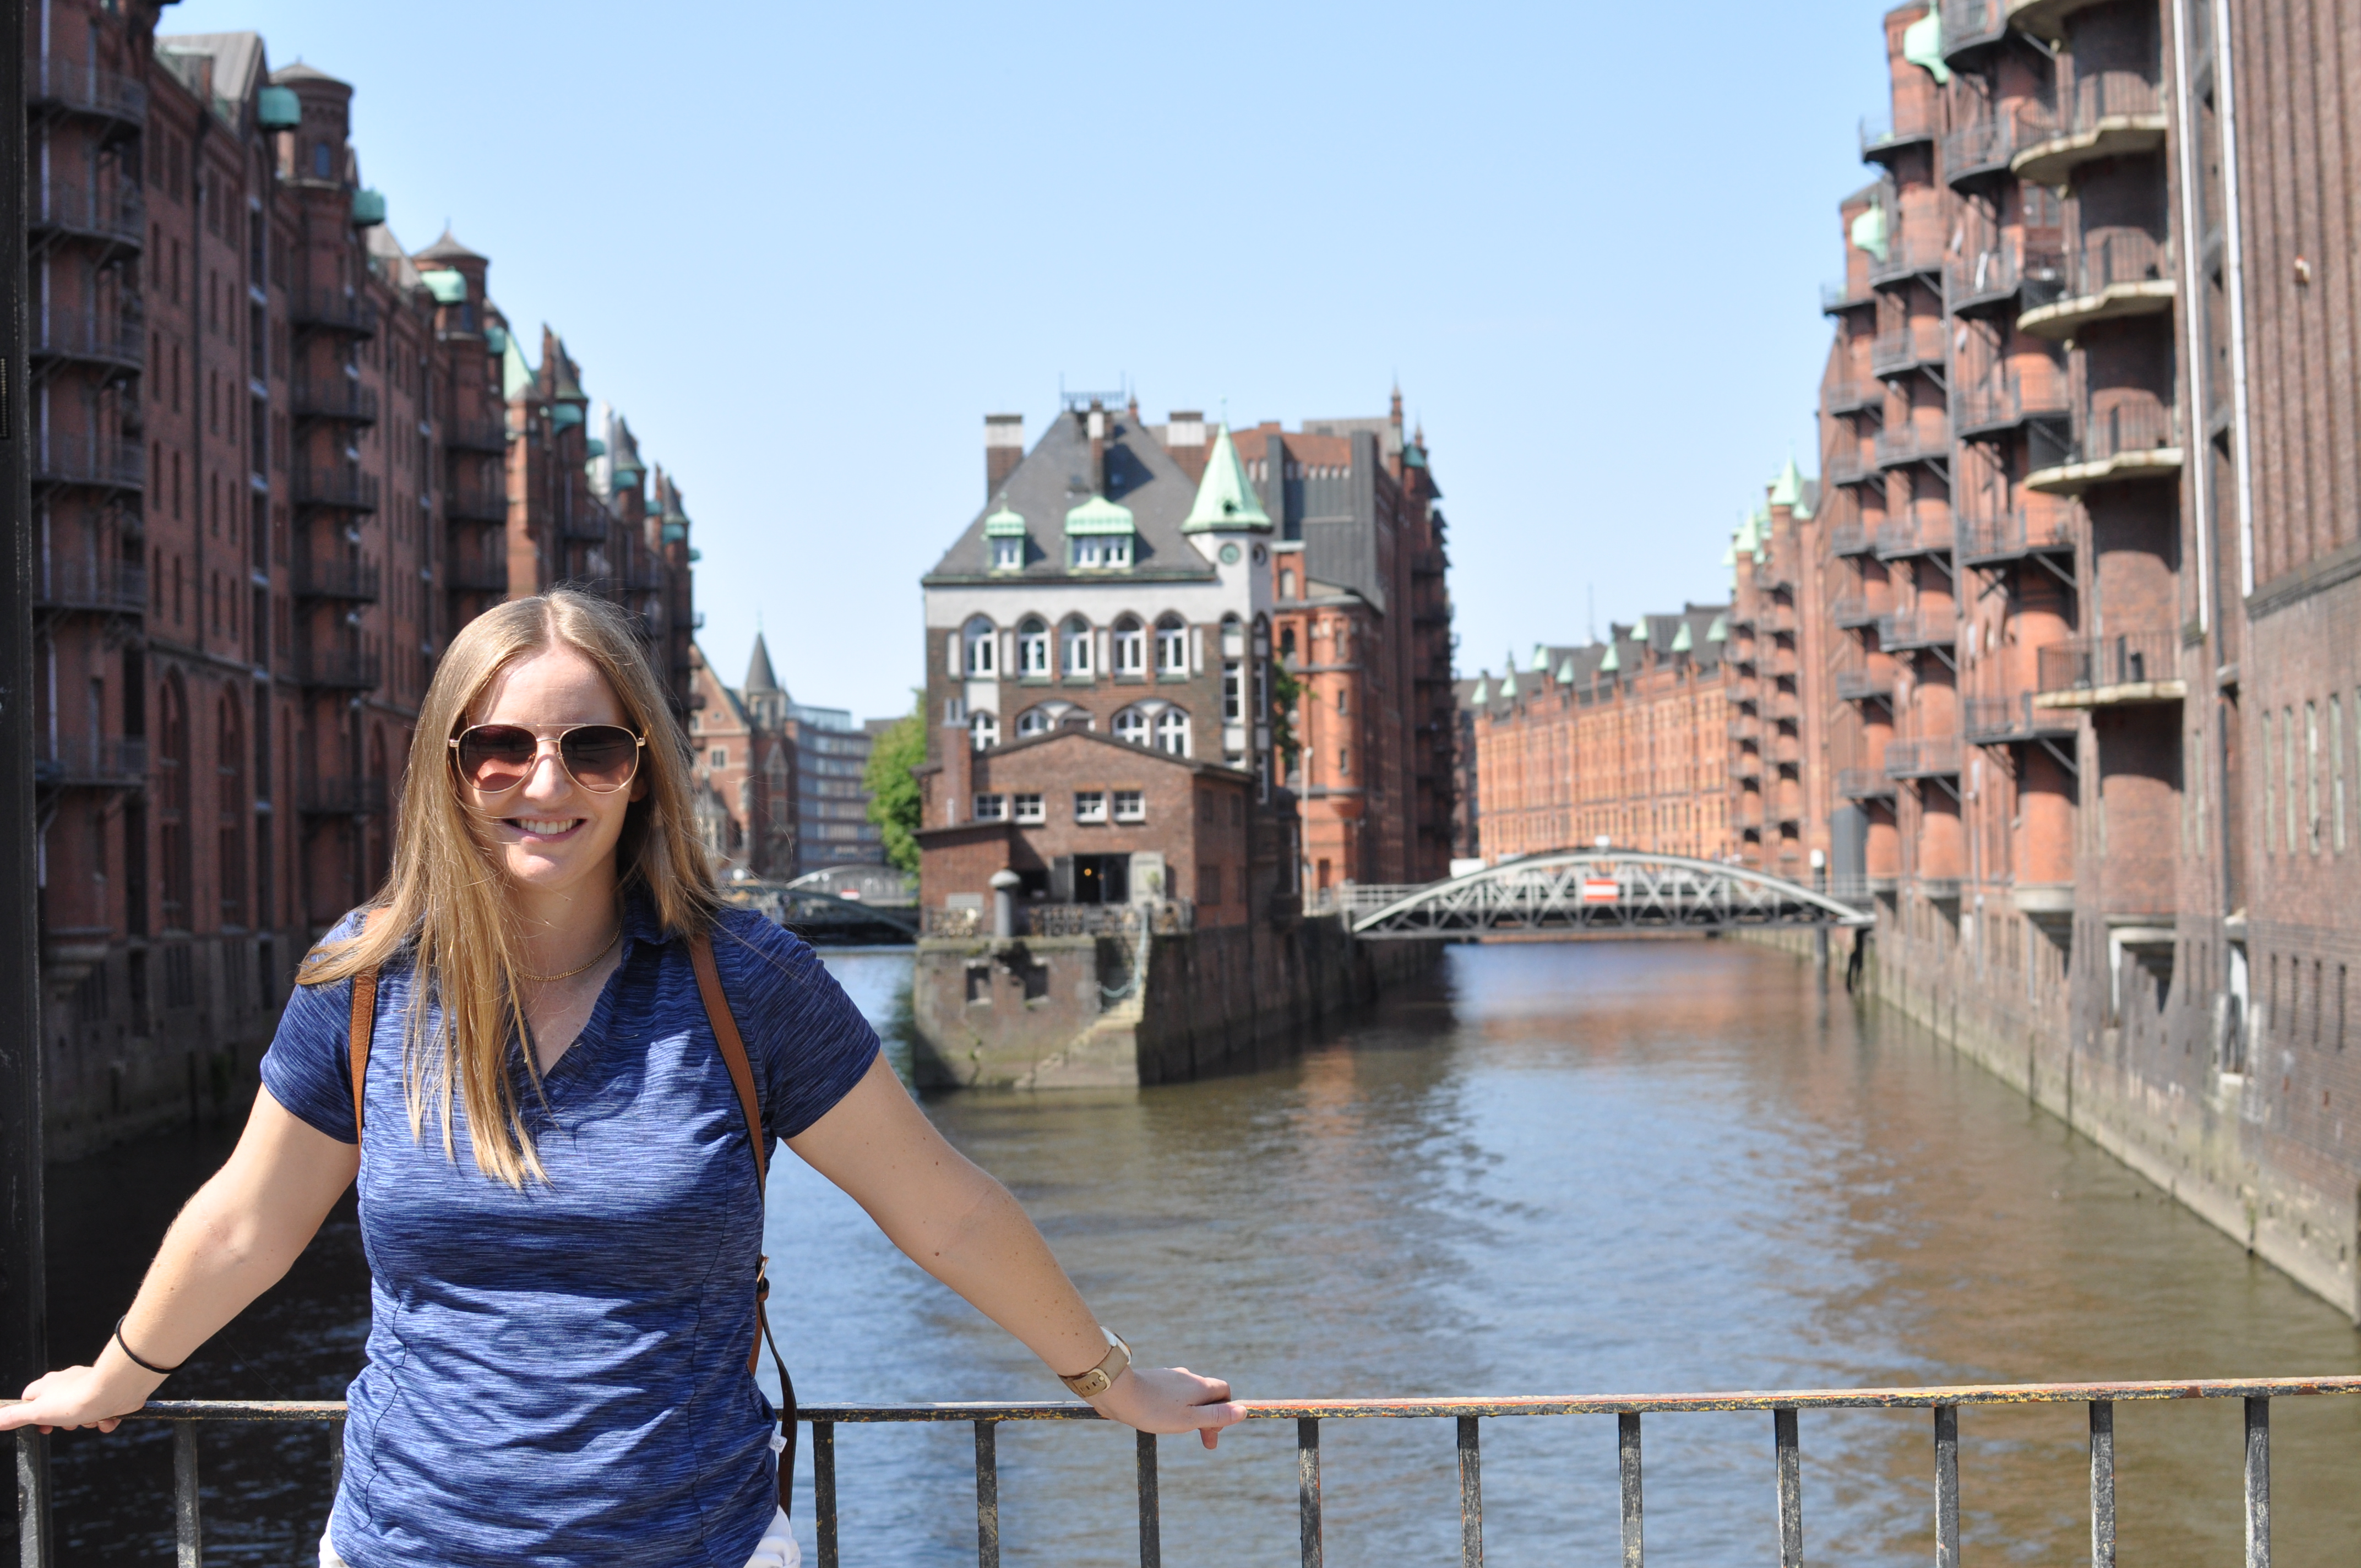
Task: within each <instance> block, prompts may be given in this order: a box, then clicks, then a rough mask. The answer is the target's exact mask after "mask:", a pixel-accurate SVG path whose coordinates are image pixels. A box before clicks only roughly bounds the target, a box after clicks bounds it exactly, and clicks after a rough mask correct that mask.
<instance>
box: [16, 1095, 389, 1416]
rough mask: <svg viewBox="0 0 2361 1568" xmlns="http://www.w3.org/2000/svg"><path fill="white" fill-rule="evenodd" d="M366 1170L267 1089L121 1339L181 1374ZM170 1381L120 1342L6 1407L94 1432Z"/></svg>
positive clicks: (40, 1382)
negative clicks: (185, 1363)
mask: <svg viewBox="0 0 2361 1568" xmlns="http://www.w3.org/2000/svg"><path fill="white" fill-rule="evenodd" d="M359 1169H360V1150H359V1148H358V1147H357V1146H355V1145H352V1144H340V1143H338V1142H336V1140H335V1139H334V1138H332V1137H329V1136H328V1135H326V1134H324V1133H322V1132H320V1131H319V1130H318V1129H316V1128H314V1127H313V1126H311V1125H309V1124H306V1123H303V1122H301V1121H298V1120H297V1119H296V1118H295V1117H293V1116H292V1115H290V1114H289V1113H287V1111H286V1110H285V1109H284V1108H283V1107H281V1106H280V1103H279V1102H278V1101H276V1100H273V1099H272V1098H271V1097H270V1091H269V1090H267V1089H266V1090H264V1091H261V1092H260V1093H258V1094H257V1095H256V1096H255V1097H254V1110H253V1112H252V1113H250V1114H249V1115H248V1116H247V1121H246V1131H245V1133H244V1134H242V1135H240V1136H239V1138H238V1141H237V1147H236V1150H235V1151H234V1152H233V1153H232V1154H231V1155H230V1157H229V1159H228V1162H227V1163H226V1164H225V1165H224V1166H223V1167H222V1168H221V1169H219V1170H218V1171H215V1172H214V1176H213V1179H211V1180H210V1181H207V1182H206V1183H205V1184H204V1185H203V1187H201V1188H199V1189H197V1193H196V1196H195V1197H193V1198H192V1199H190V1200H189V1201H188V1204H187V1206H186V1207H184V1208H183V1209H181V1212H180V1216H179V1218H177V1219H175V1220H174V1221H173V1222H172V1228H171V1229H170V1230H169V1231H166V1232H165V1233H164V1245H162V1246H160V1247H159V1248H157V1250H156V1261H155V1262H153V1263H151V1264H149V1265H148V1277H147V1278H146V1279H144V1280H143V1281H141V1282H140V1286H139V1294H138V1295H137V1297H136V1298H134V1299H133V1300H132V1303H131V1311H130V1314H129V1315H128V1316H127V1317H126V1318H125V1319H124V1322H123V1337H124V1338H125V1339H126V1341H128V1342H129V1343H130V1344H131V1347H132V1348H133V1349H134V1350H136V1351H137V1352H138V1353H139V1354H140V1357H141V1358H142V1359H143V1360H147V1361H150V1362H153V1363H155V1364H156V1365H159V1366H178V1365H180V1364H181V1362H183V1361H185V1360H187V1359H188V1358H189V1357H190V1356H191V1355H192V1354H195V1352H196V1349H197V1347H198V1346H199V1345H201V1344H203V1343H205V1341H207V1340H208V1339H211V1338H212V1337H213V1336H214V1334H215V1333H216V1332H219V1331H220V1329H221V1327H222V1325H223V1324H225V1323H226V1322H228V1321H230V1320H231V1319H232V1318H235V1317H236V1316H237V1315H238V1313H240V1312H242V1311H244V1310H246V1308H247V1304H248V1303H249V1302H251V1301H252V1300H253V1299H255V1298H256V1297H257V1296H259V1295H261V1294H262V1293H263V1292H264V1291H265V1290H268V1289H269V1288H270V1287H271V1286H273V1285H275V1284H277V1283H278V1282H279V1279H280V1276H282V1275H284V1274H285V1273H286V1272H287V1270H288V1267H289V1266H291V1264H293V1263H294V1261H295V1259H296V1257H297V1256H298V1255H301V1254H302V1250H303V1248H304V1246H305V1245H306V1244H308V1243H309V1242H310V1241H311V1239H312V1236H313V1233H314V1232H316V1231H317V1230H319V1228H320V1222H321V1221H322V1220H324V1219H325V1218H327V1214H328V1211H329V1209H330V1208H332V1207H334V1206H335V1201H336V1199H337V1197H338V1196H339V1195H341V1194H342V1193H343V1191H344V1190H345V1189H346V1188H347V1187H350V1186H351V1185H352V1184H353V1177H354V1176H355V1174H356V1173H357V1172H358V1171H359ZM162 1381H163V1379H162V1378H161V1377H159V1376H157V1375H156V1374H154V1373H152V1372H148V1371H146V1370H143V1369H142V1368H141V1367H140V1366H139V1365H138V1364H137V1363H136V1362H134V1361H133V1360H132V1359H131V1358H130V1357H129V1356H127V1355H126V1354H123V1348H122V1346H120V1345H118V1344H116V1343H115V1341H114V1339H113V1338H112V1337H110V1338H109V1339H108V1340H107V1342H106V1347H105V1348H104V1350H102V1351H100V1352H99V1354H98V1360H97V1363H96V1365H91V1366H69V1367H67V1368H66V1369H65V1370H63V1371H61V1372H52V1373H50V1374H49V1376H46V1377H38V1378H36V1379H34V1381H33V1382H32V1383H31V1384H30V1385H29V1386H28V1387H27V1388H26V1389H25V1402H24V1403H22V1404H17V1405H11V1406H7V1407H5V1408H0V1431H7V1430H8V1429H10V1428H12V1427H21V1426H38V1427H39V1428H40V1429H41V1430H42V1431H49V1430H50V1429H51V1428H53V1427H86V1426H95V1427H97V1428H98V1429H99V1430H101V1431H114V1430H115V1420H116V1419H117V1418H119V1417H122V1416H125V1415H127V1414H129V1413H130V1412H131V1411H133V1410H136V1409H138V1408H139V1407H140V1406H141V1405H142V1404H144V1403H146V1402H147V1398H148V1395H150V1394H152V1393H154V1392H155V1391H156V1387H157V1385H158V1384H159V1383H161V1382H162Z"/></svg>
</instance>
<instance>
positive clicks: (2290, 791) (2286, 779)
mask: <svg viewBox="0 0 2361 1568" xmlns="http://www.w3.org/2000/svg"><path fill="white" fill-rule="evenodd" d="M2279 750H2280V751H2284V752H2286V753H2287V766H2286V767H2285V768H2284V769H2282V770H2281V772H2280V774H2279V779H2280V782H2281V783H2282V784H2285V785H2286V786H2287V793H2286V804H2287V852H2288V853H2289V854H2290V855H2292V854H2294V853H2295V816H2296V804H2295V772H2296V739H2295V707H2294V706H2293V705H2292V704H2290V706H2288V707H2283V708H2281V709H2279Z"/></svg>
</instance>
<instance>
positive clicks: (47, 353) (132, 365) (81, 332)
mask: <svg viewBox="0 0 2361 1568" xmlns="http://www.w3.org/2000/svg"><path fill="white" fill-rule="evenodd" d="M25 339H26V342H25V348H26V351H27V353H29V354H31V355H33V356H36V357H38V358H48V359H79V360H86V361H90V362H93V363H96V364H101V365H113V366H118V367H123V368H125V369H135V370H136V369H137V368H138V367H140V366H141V365H143V364H145V363H146V362H147V358H148V333H147V327H146V323H145V322H144V321H143V320H142V319H141V317H140V315H139V313H137V312H136V311H129V310H122V311H77V310H70V309H68V308H66V307H65V306H63V305H51V306H49V308H48V309H46V310H32V311H28V312H27V313H26V319H25Z"/></svg>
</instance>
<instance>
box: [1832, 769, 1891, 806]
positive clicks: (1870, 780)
mask: <svg viewBox="0 0 2361 1568" xmlns="http://www.w3.org/2000/svg"><path fill="white" fill-rule="evenodd" d="M1837 795H1838V796H1839V798H1841V799H1844V800H1891V799H1893V798H1894V781H1893V779H1891V778H1889V777H1888V776H1886V772H1885V770H1884V769H1883V768H1839V769H1838V770H1837Z"/></svg>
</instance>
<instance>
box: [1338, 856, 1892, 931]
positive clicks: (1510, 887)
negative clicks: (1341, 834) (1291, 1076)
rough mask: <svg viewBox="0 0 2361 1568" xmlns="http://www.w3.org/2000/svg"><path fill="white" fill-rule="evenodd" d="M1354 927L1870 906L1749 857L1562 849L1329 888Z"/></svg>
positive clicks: (1711, 925) (1801, 921)
mask: <svg viewBox="0 0 2361 1568" xmlns="http://www.w3.org/2000/svg"><path fill="white" fill-rule="evenodd" d="M1331 900H1332V903H1333V905H1334V906H1335V907H1338V908H1341V909H1344V910H1345V911H1346V912H1347V914H1348V917H1349V919H1350V921H1351V924H1352V927H1353V930H1354V932H1355V933H1356V935H1358V936H1362V937H1366V938H1380V939H1385V938H1390V939H1409V938H1451V937H1457V936H1478V935H1486V934H1499V935H1509V934H1522V935H1538V934H1543V933H1546V932H1580V931H1593V930H1598V931H1608V930H1637V929H1657V928H1664V929H1689V930H1708V929H1720V928H1723V927H1738V926H1828V925H1836V926H1864V925H1868V924H1870V923H1871V921H1872V916H1871V914H1870V912H1869V910H1868V908H1867V907H1866V906H1865V905H1862V904H1860V903H1847V902H1845V901H1842V900H1839V899H1838V898H1835V897H1833V896H1831V895H1830V894H1828V893H1827V892H1826V891H1825V890H1822V889H1818V888H1813V887H1806V886H1805V885H1804V884H1803V883H1797V882H1793V881H1790V880H1789V879H1787V878H1785V877H1781V876H1777V875H1773V874H1772V873H1770V872H1763V871H1759V870H1756V869H1754V868H1752V867H1749V866H1741V865H1731V864H1728V863H1725V862H1723V861H1707V860H1699V859H1697V858H1696V857H1694V856H1688V855H1673V854H1665V853H1662V852H1658V851H1653V850H1618V849H1613V848H1608V849H1587V850H1553V851H1550V852H1547V853H1543V854H1536V855H1525V856H1520V857H1518V858H1516V859H1514V860H1509V861H1501V862H1500V863H1499V864H1498V865H1495V866H1490V867H1488V868H1486V869H1485V870H1483V871H1479V872H1469V873H1468V874H1466V875H1465V876H1460V877H1455V878H1452V879H1449V880H1447V881H1444V882H1438V883H1422V884H1421V885H1419V886H1415V887H1371V888H1368V889H1367V890H1363V889H1359V888H1347V889H1336V890H1333V891H1332V894H1331Z"/></svg>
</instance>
